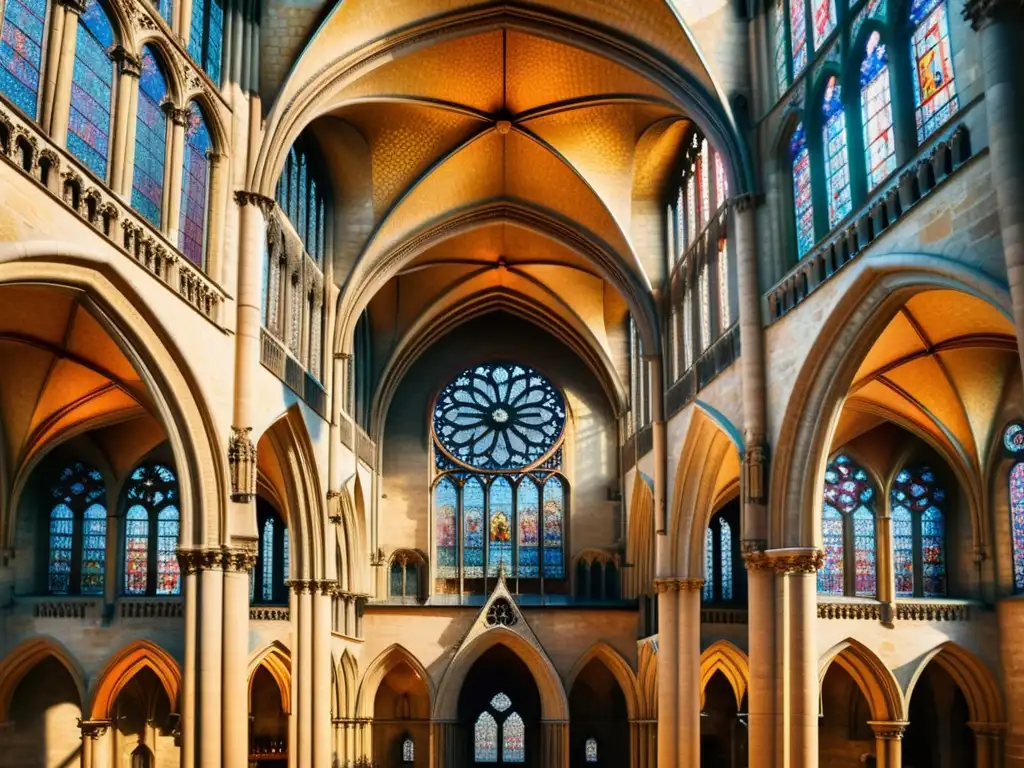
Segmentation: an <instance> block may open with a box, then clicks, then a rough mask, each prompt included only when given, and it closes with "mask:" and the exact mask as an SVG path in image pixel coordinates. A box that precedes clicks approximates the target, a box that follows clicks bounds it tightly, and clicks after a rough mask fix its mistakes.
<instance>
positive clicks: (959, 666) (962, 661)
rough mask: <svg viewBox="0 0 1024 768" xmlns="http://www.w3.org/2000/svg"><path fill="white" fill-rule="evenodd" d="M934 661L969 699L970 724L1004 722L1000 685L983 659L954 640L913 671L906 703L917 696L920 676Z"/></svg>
mask: <svg viewBox="0 0 1024 768" xmlns="http://www.w3.org/2000/svg"><path fill="white" fill-rule="evenodd" d="M933 661H934V662H935V663H936V664H938V665H939V666H940V667H942V669H943V670H945V671H946V672H947V673H948V674H949V676H950V677H952V678H953V680H954V681H955V682H956V684H957V686H959V688H960V690H961V692H962V693H963V695H964V698H965V699H967V708H968V711H969V712H970V719H971V722H975V723H1001V722H1003V720H1004V718H1005V715H1004V714H1003V697H1002V694H1001V693H1000V689H999V683H998V682H997V681H996V679H995V677H993V675H992V673H991V672H990V671H989V669H988V667H986V666H985V664H984V663H983V662H982V661H981V659H979V658H978V657H977V656H975V655H974V654H973V653H971V652H970V651H968V650H967V649H966V648H964V647H963V646H962V645H958V644H956V643H954V642H953V641H952V640H950V641H947V642H945V643H943V644H942V645H939V646H937V647H935V648H934V649H932V650H931V651H930V652H928V653H926V654H925V655H924V656H923V657H922V659H921V663H920V664H918V666H917V669H916V670H914V676H913V677H912V678H911V679H910V683H909V684H908V685H907V695H906V699H907V702H908V703H909V702H910V699H911V697H912V696H913V695H914V687H915V686H916V685H917V681H918V680H920V679H921V673H923V672H924V670H925V667H927V666H928V665H929V664H930V663H932V662H933Z"/></svg>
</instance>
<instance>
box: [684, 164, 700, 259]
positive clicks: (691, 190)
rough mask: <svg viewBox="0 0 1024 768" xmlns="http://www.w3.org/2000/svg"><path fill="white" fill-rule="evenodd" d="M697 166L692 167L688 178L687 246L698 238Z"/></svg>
mask: <svg viewBox="0 0 1024 768" xmlns="http://www.w3.org/2000/svg"><path fill="white" fill-rule="evenodd" d="M694 171H695V166H691V167H690V176H689V178H687V179H686V247H687V248H689V247H690V246H691V245H693V243H694V242H695V241H696V240H697V235H698V234H699V232H698V230H697V179H696V176H695V174H694Z"/></svg>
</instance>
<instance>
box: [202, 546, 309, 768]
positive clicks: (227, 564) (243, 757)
mask: <svg viewBox="0 0 1024 768" xmlns="http://www.w3.org/2000/svg"><path fill="white" fill-rule="evenodd" d="M254 565H256V550H255V548H253V549H229V550H226V551H225V552H224V613H223V616H224V646H223V654H224V658H223V661H222V662H221V671H222V680H223V683H222V685H223V688H222V695H223V697H224V698H223V701H224V703H223V706H222V707H221V729H222V734H223V735H222V742H221V744H222V749H223V755H224V767H225V768H235V766H245V765H247V764H248V757H249V685H248V683H249V681H248V666H249V570H250V569H251V568H252V567H253V566H254ZM328 679H329V678H328Z"/></svg>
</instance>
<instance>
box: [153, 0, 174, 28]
mask: <svg viewBox="0 0 1024 768" xmlns="http://www.w3.org/2000/svg"><path fill="white" fill-rule="evenodd" d="M156 9H157V11H159V13H160V15H161V16H163V18H164V21H166V22H167V23H168V24H170V23H171V12H172V11H173V9H174V6H173V5H172V4H171V0H156Z"/></svg>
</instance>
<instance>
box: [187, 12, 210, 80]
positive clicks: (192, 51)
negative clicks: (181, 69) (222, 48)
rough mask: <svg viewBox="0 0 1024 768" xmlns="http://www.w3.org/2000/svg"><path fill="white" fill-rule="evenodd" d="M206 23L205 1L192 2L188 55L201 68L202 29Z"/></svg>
mask: <svg viewBox="0 0 1024 768" xmlns="http://www.w3.org/2000/svg"><path fill="white" fill-rule="evenodd" d="M205 23H206V0H192V20H191V22H190V23H189V32H188V55H189V56H191V57H192V59H193V61H195V62H196V63H198V64H199V65H200V66H202V63H203V29H204V28H205Z"/></svg>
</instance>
